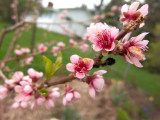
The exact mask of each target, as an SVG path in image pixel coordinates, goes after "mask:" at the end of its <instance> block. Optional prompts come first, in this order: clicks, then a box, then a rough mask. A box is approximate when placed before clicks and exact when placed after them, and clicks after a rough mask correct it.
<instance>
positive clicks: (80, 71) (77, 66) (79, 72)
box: [66, 55, 94, 79]
mask: <svg viewBox="0 0 160 120" xmlns="http://www.w3.org/2000/svg"><path fill="white" fill-rule="evenodd" d="M70 60H71V62H72V63H68V64H67V65H66V69H67V70H68V71H70V72H72V73H74V74H75V76H76V77H77V78H79V79H82V78H84V77H85V74H86V73H88V71H89V70H91V69H92V67H93V64H94V61H93V60H92V59H89V58H83V59H82V58H81V57H79V56H78V55H72V56H71V57H70Z"/></svg>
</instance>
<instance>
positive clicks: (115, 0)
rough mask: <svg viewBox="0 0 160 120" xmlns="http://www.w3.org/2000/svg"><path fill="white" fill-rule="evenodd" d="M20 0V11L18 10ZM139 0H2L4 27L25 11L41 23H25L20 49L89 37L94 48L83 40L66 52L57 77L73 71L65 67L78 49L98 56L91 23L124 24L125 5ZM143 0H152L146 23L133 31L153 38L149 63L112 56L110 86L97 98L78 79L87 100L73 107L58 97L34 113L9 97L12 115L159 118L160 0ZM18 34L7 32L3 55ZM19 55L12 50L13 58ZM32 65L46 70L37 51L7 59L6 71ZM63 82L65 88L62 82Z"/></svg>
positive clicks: (0, 25)
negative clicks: (139, 65) (88, 31)
mask: <svg viewBox="0 0 160 120" xmlns="http://www.w3.org/2000/svg"><path fill="white" fill-rule="evenodd" d="M15 1H16V5H17V12H15V11H14V10H15V9H14V8H15ZM135 1H137V0H0V32H2V31H3V29H5V28H9V27H11V26H13V25H15V24H16V23H18V22H19V21H21V20H22V18H23V16H24V19H25V20H26V21H34V22H36V25H35V24H27V25H25V26H22V27H21V28H20V32H21V33H20V35H19V36H18V37H17V40H16V42H15V46H14V48H15V49H16V48H19V47H28V48H31V49H32V50H33V51H34V50H35V49H36V48H37V44H39V43H44V44H46V45H47V44H50V43H51V42H52V43H53V45H51V46H49V47H48V50H51V49H52V47H53V46H55V44H57V42H60V41H62V42H64V43H65V44H66V46H69V40H70V39H73V40H75V41H76V42H79V43H80V44H81V42H82V43H83V41H85V42H86V44H87V45H89V48H88V47H86V46H82V45H81V46H82V47H80V46H74V47H73V48H71V49H67V50H64V51H62V53H63V66H62V69H61V70H59V71H58V73H57V74H56V76H55V77H53V80H54V79H58V78H60V77H62V76H65V75H68V74H69V72H67V71H65V70H63V69H65V65H66V64H67V63H68V62H69V61H70V60H69V58H70V56H71V55H73V54H78V55H79V56H81V57H89V58H93V57H94V56H95V55H96V52H94V51H93V50H92V48H91V47H90V46H91V44H90V43H89V42H87V40H85V39H86V36H85V33H86V28H87V27H88V26H89V25H90V23H92V22H106V23H107V24H109V25H112V26H116V27H118V28H119V29H122V23H121V22H120V20H119V18H120V16H121V7H122V5H124V4H131V3H133V2H135ZM138 1H139V2H140V3H141V5H140V6H142V5H143V4H149V14H148V16H147V18H146V20H145V26H144V27H143V28H140V29H138V30H136V31H134V32H133V34H132V36H136V35H138V34H140V33H142V32H149V33H150V34H148V35H147V37H146V38H145V39H147V40H149V41H150V42H149V45H148V47H149V49H148V51H147V52H146V53H145V55H146V61H144V62H142V64H143V65H144V68H136V67H135V66H134V65H130V64H128V63H127V62H125V61H124V59H123V58H122V57H120V56H113V55H109V57H112V58H114V59H115V60H116V63H115V64H114V65H113V66H107V67H105V68H100V69H105V70H107V71H108V73H107V74H106V75H105V80H106V85H105V88H104V90H103V92H102V93H98V94H97V96H96V99H95V100H93V99H91V98H90V96H89V94H88V86H87V85H85V84H83V83H82V84H79V83H77V82H73V83H72V84H73V86H74V87H75V88H76V89H78V90H80V93H81V96H82V99H81V100H79V101H77V102H75V103H74V104H72V105H71V106H67V107H63V106H62V102H61V100H60V99H59V101H56V102H55V108H53V109H50V110H46V109H45V108H43V107H42V108H38V109H35V110H34V111H33V112H32V111H31V110H29V109H27V110H21V109H18V110H15V111H12V110H10V108H9V106H10V105H11V101H10V99H7V100H6V101H5V102H4V105H5V109H4V111H5V115H6V118H7V120H15V119H16V120H21V119H22V117H23V119H24V120H31V119H34V120H160V114H159V110H160V103H159V100H160V93H159V91H160V15H159V12H160V6H159V5H160V0H138ZM26 7H27V10H28V11H27V13H25V10H26ZM15 13H16V14H15ZM25 14H26V15H25ZM14 36H15V31H12V32H9V33H7V34H6V35H5V36H4V39H3V42H2V43H1V46H0V60H3V59H4V58H5V55H6V53H7V51H8V49H9V47H10V45H11V42H12V40H13V38H14ZM33 40H34V44H33ZM85 48H86V51H85ZM45 55H46V56H47V57H49V58H50V59H52V60H53V61H54V60H55V59H56V58H55V57H54V56H53V55H51V54H45ZM14 56H15V55H14V51H12V52H11V57H14ZM23 62H25V61H23ZM29 67H33V68H34V69H36V70H38V71H43V72H44V66H43V61H42V55H38V56H35V57H34V60H33V61H32V64H31V65H26V64H23V63H22V62H21V63H19V61H16V60H15V61H11V62H8V63H6V64H5V67H4V68H3V71H4V72H5V74H6V75H7V76H8V77H9V76H11V75H12V74H13V72H15V71H20V70H22V71H23V72H24V73H26V71H27V69H28V68H29ZM96 70H97V69H96ZM94 71H95V70H92V71H91V73H93V72H94ZM0 83H3V81H2V80H1V81H0ZM58 87H60V88H62V89H63V86H58ZM62 93H64V91H62ZM6 106H7V107H6ZM24 116H25V117H24Z"/></svg>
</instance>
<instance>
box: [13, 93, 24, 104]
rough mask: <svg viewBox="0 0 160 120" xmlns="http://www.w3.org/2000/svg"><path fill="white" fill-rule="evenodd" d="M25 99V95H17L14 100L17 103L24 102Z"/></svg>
mask: <svg viewBox="0 0 160 120" xmlns="http://www.w3.org/2000/svg"><path fill="white" fill-rule="evenodd" d="M24 99H25V95H24V94H19V95H17V96H16V97H15V98H14V100H15V101H16V102H20V101H22V100H24Z"/></svg>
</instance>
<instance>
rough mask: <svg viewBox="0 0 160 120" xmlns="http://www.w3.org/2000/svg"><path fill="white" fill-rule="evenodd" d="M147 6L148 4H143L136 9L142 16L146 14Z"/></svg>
mask: <svg viewBox="0 0 160 120" xmlns="http://www.w3.org/2000/svg"><path fill="white" fill-rule="evenodd" d="M148 8H149V6H148V4H145V5H143V6H142V7H141V8H140V9H139V10H138V11H140V12H141V14H142V15H143V16H146V15H147V14H148Z"/></svg>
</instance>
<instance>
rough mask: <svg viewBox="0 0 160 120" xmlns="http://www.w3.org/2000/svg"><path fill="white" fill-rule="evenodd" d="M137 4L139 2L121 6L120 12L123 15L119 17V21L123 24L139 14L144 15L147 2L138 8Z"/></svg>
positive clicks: (134, 18) (135, 18)
mask: <svg viewBox="0 0 160 120" xmlns="http://www.w3.org/2000/svg"><path fill="white" fill-rule="evenodd" d="M139 4H140V3H139V2H134V3H132V4H131V5H130V6H129V5H126V4H125V5H123V6H122V9H121V12H122V14H123V17H122V18H121V21H122V22H123V23H124V24H126V23H129V22H130V21H131V20H133V21H135V20H137V19H138V18H139V17H140V16H146V15H147V14H148V4H145V5H143V6H142V7H141V8H140V9H138V7H139ZM137 9H138V10H137ZM143 25H144V23H141V27H142V26H143Z"/></svg>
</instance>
